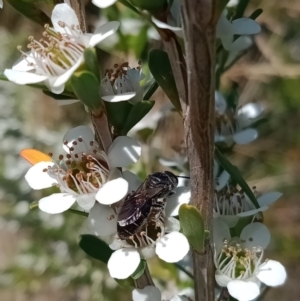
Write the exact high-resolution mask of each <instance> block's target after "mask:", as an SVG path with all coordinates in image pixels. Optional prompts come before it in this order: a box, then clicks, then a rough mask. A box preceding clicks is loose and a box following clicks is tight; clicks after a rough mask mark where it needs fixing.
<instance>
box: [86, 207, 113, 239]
mask: <svg viewBox="0 0 300 301" xmlns="http://www.w3.org/2000/svg"><path fill="white" fill-rule="evenodd" d="M88 229H89V230H90V232H91V233H92V234H94V235H97V236H100V237H101V236H108V235H112V234H115V233H117V217H116V214H115V212H114V210H113V209H112V208H111V207H110V206H104V205H101V204H99V203H96V204H95V205H94V207H93V208H92V209H91V210H90V213H89V217H88Z"/></svg>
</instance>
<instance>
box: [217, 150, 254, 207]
mask: <svg viewBox="0 0 300 301" xmlns="http://www.w3.org/2000/svg"><path fill="white" fill-rule="evenodd" d="M215 156H216V158H217V161H218V162H219V163H220V164H221V165H222V167H223V168H224V169H225V170H226V171H227V172H228V173H229V174H230V176H231V178H232V179H233V180H234V181H235V182H236V183H237V184H239V185H240V187H241V188H242V189H243V191H244V192H245V193H246V194H247V196H248V197H249V199H250V201H251V202H252V204H253V205H254V206H255V208H259V204H258V202H257V199H256V197H255V195H254V194H253V192H252V190H251V189H250V188H249V186H248V184H247V183H246V181H245V180H244V179H243V177H242V175H241V174H240V172H239V170H238V169H237V168H236V167H235V166H233V165H232V164H231V163H230V162H229V161H228V160H227V159H226V157H225V156H224V155H223V154H222V153H221V152H220V151H219V150H218V148H217V147H215Z"/></svg>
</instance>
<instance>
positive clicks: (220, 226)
mask: <svg viewBox="0 0 300 301" xmlns="http://www.w3.org/2000/svg"><path fill="white" fill-rule="evenodd" d="M213 230H214V235H213V237H214V244H215V249H216V253H217V254H219V252H220V250H221V249H222V248H223V246H224V241H225V240H227V241H229V240H230V238H231V235H230V230H229V227H228V226H227V225H226V224H225V223H224V222H223V221H222V220H221V219H219V218H214V219H213Z"/></svg>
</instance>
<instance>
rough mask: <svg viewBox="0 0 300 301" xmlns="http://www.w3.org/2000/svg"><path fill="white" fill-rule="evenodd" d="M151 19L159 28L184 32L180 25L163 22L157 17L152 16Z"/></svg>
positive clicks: (178, 32)
mask: <svg viewBox="0 0 300 301" xmlns="http://www.w3.org/2000/svg"><path fill="white" fill-rule="evenodd" d="M174 2H175V1H174ZM151 20H152V22H153V23H154V24H155V25H156V26H157V27H159V28H163V29H169V30H171V31H173V32H175V33H177V34H182V28H181V27H179V26H172V25H170V24H168V23H165V22H162V21H160V20H158V19H156V18H155V17H152V18H151ZM179 36H180V35H179Z"/></svg>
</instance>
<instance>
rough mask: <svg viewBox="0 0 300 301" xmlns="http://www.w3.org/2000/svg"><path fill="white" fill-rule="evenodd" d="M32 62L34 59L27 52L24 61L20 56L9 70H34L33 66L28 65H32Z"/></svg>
mask: <svg viewBox="0 0 300 301" xmlns="http://www.w3.org/2000/svg"><path fill="white" fill-rule="evenodd" d="M33 62H34V59H33V57H32V54H31V52H27V53H26V59H24V58H23V56H21V57H20V58H19V59H18V60H17V61H16V62H15V64H14V65H13V66H12V68H11V69H12V70H14V71H23V72H27V71H30V70H34V66H33V65H31V64H30V63H33Z"/></svg>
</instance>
